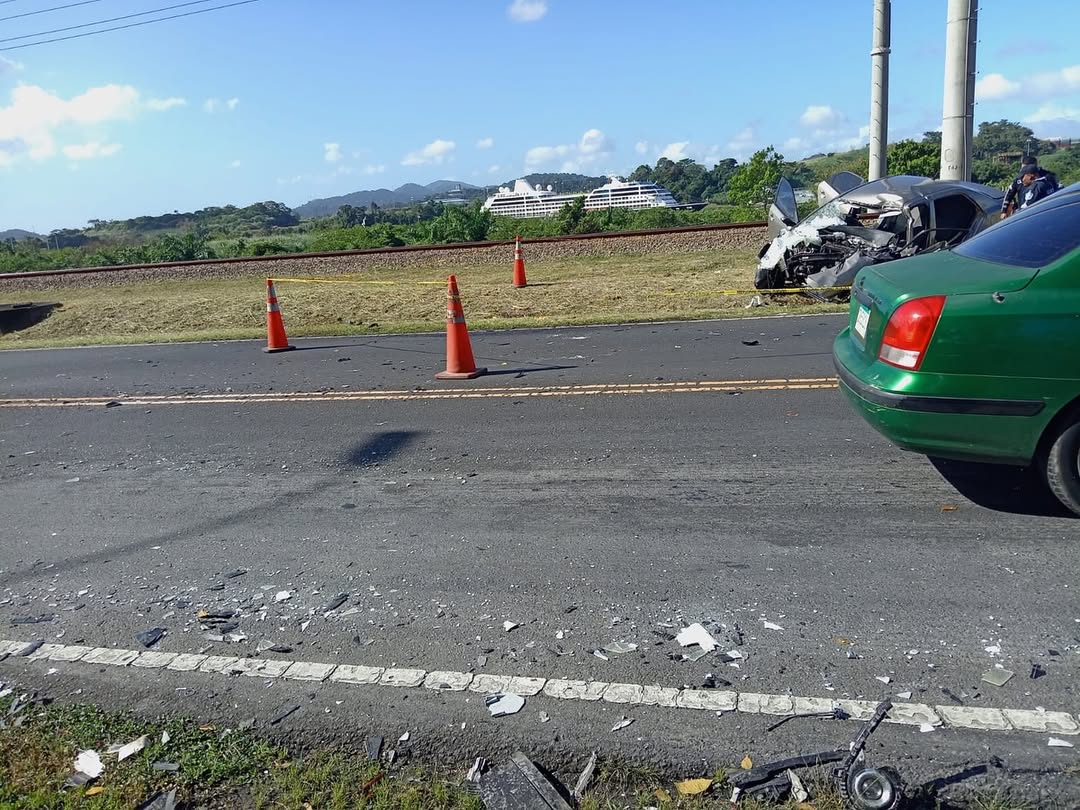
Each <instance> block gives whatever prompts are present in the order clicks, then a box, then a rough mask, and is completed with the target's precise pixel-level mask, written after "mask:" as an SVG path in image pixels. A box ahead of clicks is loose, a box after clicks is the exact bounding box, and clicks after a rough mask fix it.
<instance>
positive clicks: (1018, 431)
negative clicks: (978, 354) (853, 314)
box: [833, 329, 1047, 465]
mask: <svg viewBox="0 0 1080 810" xmlns="http://www.w3.org/2000/svg"><path fill="white" fill-rule="evenodd" d="M848 335H849V333H848V330H847V329H845V330H844V331H843V332H841V333H840V335H839V336H838V337H837V338H836V341H835V342H834V344H833V364H834V365H835V367H836V373H837V376H838V377H839V380H840V389H841V390H842V391H843V392H844V394H845V396H846V397H847V399H848V400H849V401H850V402H851V404H852V406H853V407H854V408H855V410H856V411H857V412H858V413H859V415H860V416H861V417H862V418H863V419H864V420H866V422H868V423H869V424H870V426H871V427H873V428H874V429H875V430H876V431H878V433H880V434H882V435H883V436H885V438H887V439H888V440H889V441H891V442H892V443H893V444H895V445H896V446H897V447H900V448H901V449H903V450H909V451H911V452H915V453H921V454H923V455H928V456H937V457H941V458H948V459H958V460H963V461H979V462H988V463H997V464H1016V465H1027V464H1029V463H1030V462H1031V459H1032V457H1033V456H1034V454H1035V448H1036V446H1037V445H1038V441H1039V436H1040V435H1041V434H1042V430H1043V427H1044V426H1045V424H1044V423H1045V422H1046V419H1047V416H1046V414H1044V411H1045V409H1046V404H1045V402H1043V401H1042V400H1012V399H980V398H970V397H941V396H925V395H920V394H914V393H909V392H902V391H890V390H887V389H884V388H880V387H878V386H874V385H870V384H869V383H866V382H864V381H863V380H862V379H860V377H859V376H858V375H857V374H856V373H854V372H853V371H852V369H851V367H850V366H855V367H857V368H858V367H860V366H861V365H865V364H866V363H865V360H864V359H862V358H859V357H856V356H855V352H854V349H853V348H852V346H851V339H850V338H849V336H848ZM845 360H847V361H849V362H850V366H849V362H845ZM1040 415H1041V418H1040Z"/></svg>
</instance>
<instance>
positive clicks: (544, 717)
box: [538, 711, 551, 723]
mask: <svg viewBox="0 0 1080 810" xmlns="http://www.w3.org/2000/svg"><path fill="white" fill-rule="evenodd" d="M538 716H539V718H540V722H541V723H546V722H548V721H549V720H551V718H550V717H548V713H547V712H544V711H542V712H540V714H539V715H538Z"/></svg>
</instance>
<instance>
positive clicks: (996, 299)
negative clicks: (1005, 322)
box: [990, 292, 1005, 304]
mask: <svg viewBox="0 0 1080 810" xmlns="http://www.w3.org/2000/svg"><path fill="white" fill-rule="evenodd" d="M990 297H991V298H993V299H994V303H995V304H1004V303H1005V296H1004V295H1002V294H1001V293H999V292H996V293H994V294H993V295H991V296H990Z"/></svg>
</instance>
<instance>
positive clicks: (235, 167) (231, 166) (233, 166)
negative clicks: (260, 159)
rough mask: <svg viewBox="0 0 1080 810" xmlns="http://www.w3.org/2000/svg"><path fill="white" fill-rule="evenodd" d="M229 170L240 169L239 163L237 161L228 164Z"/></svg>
mask: <svg viewBox="0 0 1080 810" xmlns="http://www.w3.org/2000/svg"><path fill="white" fill-rule="evenodd" d="M229 168H230V169H239V168H240V161H239V160H234V161H233V162H232V163H230V164H229Z"/></svg>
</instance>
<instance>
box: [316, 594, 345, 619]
mask: <svg viewBox="0 0 1080 810" xmlns="http://www.w3.org/2000/svg"><path fill="white" fill-rule="evenodd" d="M348 601H349V594H347V593H339V594H338V595H337V596H335V597H334V598H333V599H331V600H330V601H329V602H327V603H326V607H324V608H323V609H322V612H323V613H324V614H326V613H332V612H333V611H335V610H337V609H338V608H339V607H341V606H342V605H344V604H345V603H346V602H348Z"/></svg>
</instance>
